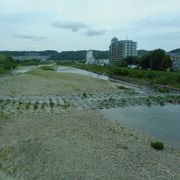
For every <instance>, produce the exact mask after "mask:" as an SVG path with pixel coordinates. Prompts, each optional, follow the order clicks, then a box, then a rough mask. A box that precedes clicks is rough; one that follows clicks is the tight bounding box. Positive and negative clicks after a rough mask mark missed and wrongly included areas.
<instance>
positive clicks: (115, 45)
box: [109, 37, 137, 65]
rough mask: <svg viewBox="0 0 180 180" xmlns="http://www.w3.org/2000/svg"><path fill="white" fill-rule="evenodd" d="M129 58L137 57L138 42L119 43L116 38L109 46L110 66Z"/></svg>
mask: <svg viewBox="0 0 180 180" xmlns="http://www.w3.org/2000/svg"><path fill="white" fill-rule="evenodd" d="M128 56H137V42H134V41H132V40H121V41H118V39H117V38H116V37H114V38H113V39H112V40H111V44H110V46H109V62H110V64H111V65H113V64H117V63H119V62H121V61H122V60H123V59H125V58H126V57H128Z"/></svg>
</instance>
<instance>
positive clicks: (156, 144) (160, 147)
mask: <svg viewBox="0 0 180 180" xmlns="http://www.w3.org/2000/svg"><path fill="white" fill-rule="evenodd" d="M151 146H152V147H153V148H154V149H156V150H163V149H164V144H163V143H161V142H158V141H156V142H153V141H151Z"/></svg>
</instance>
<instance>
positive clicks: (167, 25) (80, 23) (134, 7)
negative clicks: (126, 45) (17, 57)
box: [0, 0, 180, 51]
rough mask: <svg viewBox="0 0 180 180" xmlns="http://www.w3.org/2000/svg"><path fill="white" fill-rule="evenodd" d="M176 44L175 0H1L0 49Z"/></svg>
mask: <svg viewBox="0 0 180 180" xmlns="http://www.w3.org/2000/svg"><path fill="white" fill-rule="evenodd" d="M113 37H117V38H118V39H119V40H124V39H129V40H133V41H136V42H138V49H147V50H153V49H157V48H161V49H165V50H166V51H169V50H172V49H176V48H180V0H0V50H18V51H21V50H47V49H51V50H57V51H69V50H88V49H99V50H108V48H109V45H110V41H111V39H112V38H113Z"/></svg>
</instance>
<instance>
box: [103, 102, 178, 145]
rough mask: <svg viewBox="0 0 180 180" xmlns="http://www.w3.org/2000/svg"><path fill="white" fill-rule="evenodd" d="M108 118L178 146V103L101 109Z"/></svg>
mask: <svg viewBox="0 0 180 180" xmlns="http://www.w3.org/2000/svg"><path fill="white" fill-rule="evenodd" d="M101 112H102V114H103V115H104V116H105V117H106V118H107V119H109V120H112V121H117V122H119V123H120V124H121V125H123V126H125V127H128V128H135V129H138V130H141V131H144V132H145V133H147V134H149V135H151V136H153V137H154V138H155V139H157V140H159V141H162V142H164V143H167V144H169V145H171V146H173V147H177V148H180V105H165V106H163V107H162V106H151V107H148V106H134V107H126V108H111V109H104V110H101Z"/></svg>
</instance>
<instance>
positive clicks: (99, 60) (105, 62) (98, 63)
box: [96, 59, 109, 66]
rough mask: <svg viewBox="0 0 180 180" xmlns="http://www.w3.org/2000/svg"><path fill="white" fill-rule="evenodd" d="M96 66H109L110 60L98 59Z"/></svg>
mask: <svg viewBox="0 0 180 180" xmlns="http://www.w3.org/2000/svg"><path fill="white" fill-rule="evenodd" d="M96 64H97V65H101V66H106V65H109V59H97V60H96Z"/></svg>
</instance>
